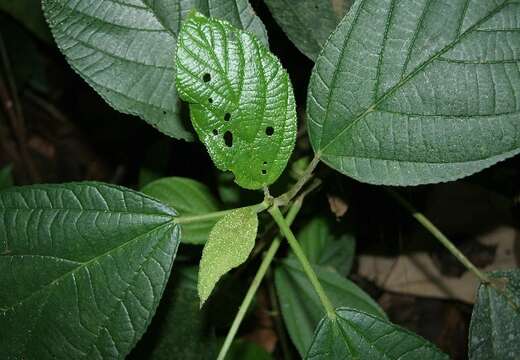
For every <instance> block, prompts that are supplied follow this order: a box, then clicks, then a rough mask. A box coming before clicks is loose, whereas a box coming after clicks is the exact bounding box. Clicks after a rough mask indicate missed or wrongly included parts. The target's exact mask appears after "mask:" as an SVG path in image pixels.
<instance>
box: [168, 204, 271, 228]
mask: <svg viewBox="0 0 520 360" xmlns="http://www.w3.org/2000/svg"><path fill="white" fill-rule="evenodd" d="M269 206H270V203H269V202H268V201H262V202H261V203H258V204H256V205H251V206H244V207H243V208H235V209H229V210H222V211H215V212H211V213H207V214H201V215H190V216H178V217H176V218H175V223H176V224H191V223H195V222H199V221H206V220H213V219H219V218H221V217H224V216H225V215H227V214H229V213H230V212H232V211H235V210H238V209H245V208H251V210H253V211H255V212H261V211H264V210H266V209H267V208H269Z"/></svg>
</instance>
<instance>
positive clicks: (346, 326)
mask: <svg viewBox="0 0 520 360" xmlns="http://www.w3.org/2000/svg"><path fill="white" fill-rule="evenodd" d="M305 358H306V359H313V360H329V359H344V360H354V359H363V360H380V359H385V360H397V359H399V360H416V359H423V360H448V359H449V357H448V356H447V355H445V354H443V353H442V352H440V351H439V350H438V349H437V348H436V347H435V346H434V345H433V344H431V343H429V342H428V341H426V340H424V339H423V338H421V337H420V336H418V335H415V334H413V333H411V332H409V331H407V330H405V329H402V328H400V327H399V326H397V325H394V324H392V323H390V322H388V321H386V320H382V319H380V318H378V317H375V316H373V315H369V314H367V313H364V312H361V311H357V310H353V309H349V308H338V309H336V319H334V320H332V319H329V318H327V317H325V318H324V319H323V320H322V321H321V323H320V325H319V326H318V328H317V329H316V333H315V334H314V340H313V342H312V345H311V347H310V349H309V352H308V353H307V356H306V357H305Z"/></svg>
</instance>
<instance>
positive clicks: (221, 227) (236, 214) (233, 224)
mask: <svg viewBox="0 0 520 360" xmlns="http://www.w3.org/2000/svg"><path fill="white" fill-rule="evenodd" d="M257 231H258V216H257V214H256V212H254V211H252V210H251V209H249V208H242V209H237V210H234V211H232V212H230V213H229V214H227V215H225V216H224V217H223V218H221V219H220V220H219V221H218V222H217V223H216V224H215V226H214V227H213V229H212V230H211V232H210V234H209V238H208V241H207V242H206V245H205V246H204V250H203V251H202V259H201V260H200V265H199V280H198V290H199V298H200V303H201V306H202V304H204V302H205V301H206V299H207V298H208V297H209V295H210V294H211V292H212V291H213V288H214V287H215V285H216V283H217V282H218V281H219V279H220V278H221V277H222V275H224V274H226V273H227V272H228V271H229V270H231V269H233V268H235V267H237V266H239V265H241V264H242V263H243V262H244V261H246V260H247V258H248V257H249V254H250V253H251V250H253V247H254V246H255V239H256V233H257Z"/></svg>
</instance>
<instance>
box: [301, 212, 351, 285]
mask: <svg viewBox="0 0 520 360" xmlns="http://www.w3.org/2000/svg"><path fill="white" fill-rule="evenodd" d="M297 238H298V240H299V241H300V244H301V246H302V249H303V251H304V252H305V255H307V258H308V259H309V261H310V262H311V263H313V264H316V265H320V266H323V267H328V268H331V269H334V270H336V271H337V272H338V273H339V274H340V275H347V274H348V273H349V272H350V269H351V268H352V263H353V261H354V254H355V248H356V242H355V240H354V238H353V237H352V236H351V235H350V234H343V235H341V236H340V237H336V236H334V234H332V232H331V229H330V224H329V222H328V221H327V220H326V219H325V218H322V217H317V218H314V219H312V220H311V222H309V223H308V224H307V225H305V226H304V227H303V228H302V229H301V230H300V232H299V233H298V237H297Z"/></svg>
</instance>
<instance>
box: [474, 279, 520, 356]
mask: <svg viewBox="0 0 520 360" xmlns="http://www.w3.org/2000/svg"><path fill="white" fill-rule="evenodd" d="M491 276H492V277H493V278H494V279H495V280H496V281H497V283H498V284H501V285H503V287H504V289H503V293H500V292H498V291H497V290H496V289H494V288H493V287H491V286H489V285H484V284H481V285H480V287H479V290H478V294H477V302H476V304H475V306H474V307H473V314H472V316H471V325H470V335H469V358H470V360H484V359H503V360H513V359H517V358H518V354H520V270H518V269H516V270H511V271H497V272H494V273H492V274H491Z"/></svg>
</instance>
